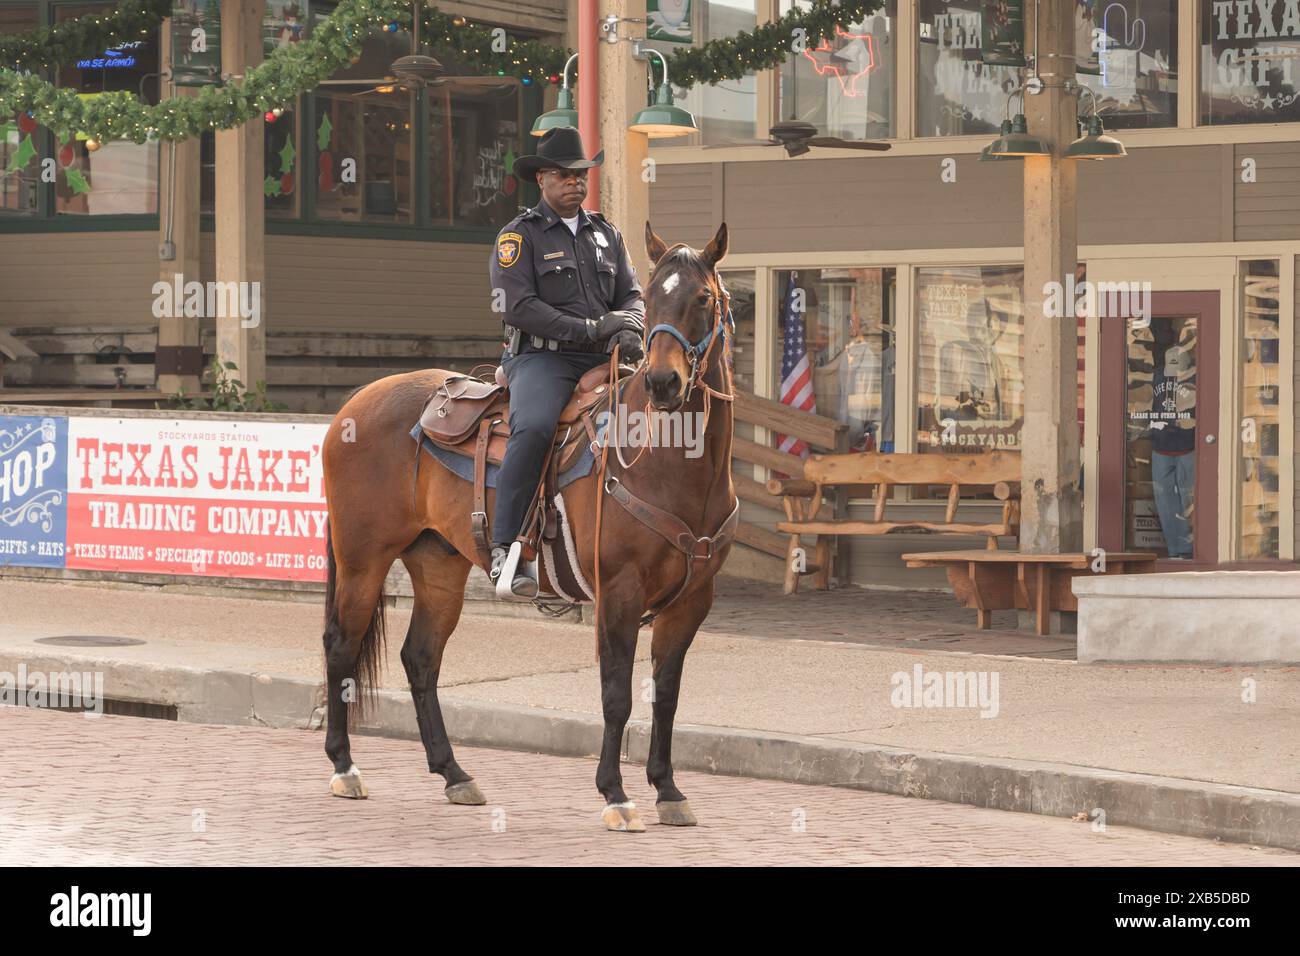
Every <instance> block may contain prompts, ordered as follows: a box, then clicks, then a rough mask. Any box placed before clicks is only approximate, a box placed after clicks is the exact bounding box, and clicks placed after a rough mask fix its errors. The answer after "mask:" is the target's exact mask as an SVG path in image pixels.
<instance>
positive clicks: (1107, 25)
mask: <svg viewBox="0 0 1300 956" xmlns="http://www.w3.org/2000/svg"><path fill="white" fill-rule="evenodd" d="M1074 10H1075V21H1074V36H1075V55H1076V57H1077V59H1076V61H1075V66H1076V68H1077V70H1078V79H1079V82H1080V83H1082V84H1083V85H1084V86H1086V87H1088V89H1090V90H1092V92H1093V93H1094V94H1095V95H1096V97H1097V103H1096V105H1097V111H1098V113H1100V114H1101V116H1102V117H1103V118H1104V119H1105V121H1106V127H1107V128H1108V129H1139V128H1142V127H1155V126H1176V125H1177V124H1178V0H1080V2H1078V3H1077V4H1076V5H1075V8H1074ZM1081 107H1082V108H1083V109H1086V110H1088V111H1091V109H1092V99H1091V97H1088V96H1084V97H1083V98H1082V100H1081Z"/></svg>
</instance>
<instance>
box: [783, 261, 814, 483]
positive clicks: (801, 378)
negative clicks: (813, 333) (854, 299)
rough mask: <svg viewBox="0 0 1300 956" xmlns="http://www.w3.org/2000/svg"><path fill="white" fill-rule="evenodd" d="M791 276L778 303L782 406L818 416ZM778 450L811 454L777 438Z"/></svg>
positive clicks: (796, 441) (787, 438)
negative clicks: (782, 341)
mask: <svg viewBox="0 0 1300 956" xmlns="http://www.w3.org/2000/svg"><path fill="white" fill-rule="evenodd" d="M797 276H798V273H796V272H791V273H790V278H789V280H788V281H787V282H786V284H785V300H784V301H783V302H782V303H781V317H782V319H783V320H784V322H785V346H784V348H783V349H782V351H781V404H782V405H789V406H791V407H792V408H797V409H799V411H801V412H812V413H813V414H816V413H817V398H816V396H815V395H814V394H813V376H812V365H811V364H810V363H809V362H808V345H807V342H805V340H804V321H803V310H802V309H795V307H794V305H795V290H796V289H797V288H798V287H797V285H796V284H795V279H796V277H797ZM776 437H777V447H778V448H779V449H780V450H781V451H784V452H789V453H790V454H792V455H798V456H799V457H800V458H807V457H808V453H809V452H810V451H811V450H812V449H810V448H809V447H808V443H807V442H805V441H804V440H803V439H802V438H796V437H795V436H793V435H777V436H776Z"/></svg>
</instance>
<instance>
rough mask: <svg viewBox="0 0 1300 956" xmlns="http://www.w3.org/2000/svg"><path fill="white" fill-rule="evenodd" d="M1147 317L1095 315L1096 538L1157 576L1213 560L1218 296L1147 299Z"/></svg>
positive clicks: (1215, 544) (1178, 295) (1171, 295)
mask: <svg viewBox="0 0 1300 956" xmlns="http://www.w3.org/2000/svg"><path fill="white" fill-rule="evenodd" d="M1151 298H1152V302H1151V306H1152V308H1151V310H1150V311H1151V316H1150V320H1149V321H1148V320H1146V319H1145V318H1143V319H1130V318H1123V319H1120V318H1116V319H1102V344H1101V347H1102V358H1103V363H1104V364H1103V370H1102V375H1101V387H1102V396H1101V398H1102V408H1101V413H1102V418H1101V427H1102V432H1101V436H1100V437H1101V462H1100V465H1101V467H1100V472H1099V476H1100V480H1101V486H1100V492H1101V501H1100V505H1101V508H1100V515H1101V527H1100V529H1099V530H1100V535H1099V540H1100V541H1101V544H1102V547H1103V548H1106V549H1107V550H1112V551H1113V550H1121V551H1145V552H1154V553H1155V554H1156V555H1157V556H1158V563H1157V568H1158V569H1159V570H1168V571H1176V570H1189V569H1192V568H1201V567H1206V566H1213V565H1215V564H1216V563H1217V559H1218V534H1217V531H1218V515H1217V498H1218V495H1217V476H1218V438H1219V436H1218V431H1219V421H1218V406H1219V386H1218V369H1219V349H1218V326H1219V302H1218V299H1219V296H1218V293H1217V292H1195V293H1159V292H1158V293H1154V294H1152V296H1151Z"/></svg>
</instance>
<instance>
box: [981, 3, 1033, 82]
mask: <svg viewBox="0 0 1300 956" xmlns="http://www.w3.org/2000/svg"><path fill="white" fill-rule="evenodd" d="M980 16H981V27H982V28H983V29H982V31H981V36H980V52H981V58H982V59H983V60H984V62H985V63H988V64H990V65H992V66H1024V65H1025V3H1024V0H984V2H983V3H982V4H981V8H980Z"/></svg>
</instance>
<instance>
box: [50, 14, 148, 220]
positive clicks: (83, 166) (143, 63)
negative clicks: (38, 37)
mask: <svg viewBox="0 0 1300 956" xmlns="http://www.w3.org/2000/svg"><path fill="white" fill-rule="evenodd" d="M114 6H115V4H112V3H77V4H59V5H58V6H56V7H55V8H54V20H55V22H56V23H61V22H63V21H65V20H72V19H75V18H77V17H82V16H91V15H94V14H96V13H102V12H105V11H108V10H112V9H113V8H114ZM55 85H56V86H59V87H61V88H66V89H72V90H75V91H77V92H78V93H80V94H82V95H84V96H94V95H96V94H99V93H107V92H112V91H116V90H125V91H127V92H130V93H134V94H136V95H137V96H140V97H141V98H142V99H143V100H144V101H145V102H146V103H150V104H155V103H157V102H158V36H157V33H156V32H154V33H151V34H150V35H149V36H147V37H142V38H140V39H139V40H128V41H126V42H124V43H121V44H118V45H117V46H115V47H113V49H112V50H93V51H86V55H85V57H84V58H83V59H80V60H77V61H74V62H73V63H71V64H69V65H67V66H63V67H60V68H59V70H58V72H57V77H56V79H55ZM54 150H55V153H56V157H57V161H58V162H57V165H58V169H59V172H58V174H57V178H56V179H55V188H54V194H55V205H54V208H55V211H56V212H58V213H62V214H71V215H91V216H95V215H112V214H115V213H116V214H121V213H156V212H157V211H158V143H157V142H155V141H149V142H145V143H139V144H137V143H132V142H130V141H129V140H110V141H108V142H105V143H103V144H102V145H101V146H100V148H99V149H98V150H96V151H94V152H91V151H90V150H89V149H87V147H86V140H85V139H83V138H81V136H80V135H76V136H74V137H73V138H72V139H71V140H69V141H68V142H66V143H55V144H54Z"/></svg>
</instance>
